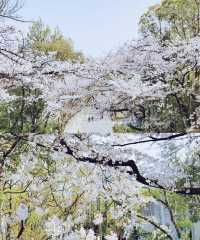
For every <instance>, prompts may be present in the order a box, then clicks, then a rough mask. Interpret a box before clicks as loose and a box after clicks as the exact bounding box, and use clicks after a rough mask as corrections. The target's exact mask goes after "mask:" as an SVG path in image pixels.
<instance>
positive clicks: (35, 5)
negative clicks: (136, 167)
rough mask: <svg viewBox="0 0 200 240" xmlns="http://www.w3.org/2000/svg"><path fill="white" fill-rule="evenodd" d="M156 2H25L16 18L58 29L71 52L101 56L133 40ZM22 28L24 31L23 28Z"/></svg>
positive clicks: (47, 0)
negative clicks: (72, 48) (39, 21)
mask: <svg viewBox="0 0 200 240" xmlns="http://www.w3.org/2000/svg"><path fill="white" fill-rule="evenodd" d="M158 2H159V0H57V1H55V0H26V1H25V5H24V7H23V9H22V10H21V11H20V15H21V16H23V17H24V18H25V19H26V20H37V19H38V18H39V17H41V18H42V20H43V21H44V23H46V24H48V25H49V26H51V27H56V26H58V27H59V28H60V30H61V31H62V32H63V34H64V35H65V36H66V37H70V38H72V40H73V41H74V45H75V48H76V49H77V50H81V51H83V52H84V53H85V54H86V55H90V56H103V55H104V54H106V53H107V52H109V51H110V50H112V49H115V48H116V47H118V46H120V45H122V44H123V43H124V42H125V41H127V40H130V39H132V38H136V37H137V30H138V28H137V23H138V19H139V16H140V15H141V14H142V13H144V11H145V10H146V9H147V8H148V7H149V6H150V5H152V4H155V3H158ZM22 28H24V29H26V27H25V25H24V26H22Z"/></svg>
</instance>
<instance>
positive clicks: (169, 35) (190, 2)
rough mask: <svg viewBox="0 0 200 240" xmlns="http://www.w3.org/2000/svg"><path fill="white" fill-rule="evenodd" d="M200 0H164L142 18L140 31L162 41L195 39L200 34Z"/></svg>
mask: <svg viewBox="0 0 200 240" xmlns="http://www.w3.org/2000/svg"><path fill="white" fill-rule="evenodd" d="M199 7H200V1H199V0H164V1H162V2H161V3H160V4H156V5H154V6H152V7H150V8H149V9H148V11H147V12H146V13H144V14H143V15H142V17H141V18H140V23H139V24H140V31H141V32H142V33H143V34H144V35H146V34H152V35H153V36H155V37H156V38H159V39H161V40H166V39H170V40H171V39H174V38H177V37H178V38H181V39H186V38H190V37H195V36H197V35H198V34H199V32H200V20H199V16H200V12H199Z"/></svg>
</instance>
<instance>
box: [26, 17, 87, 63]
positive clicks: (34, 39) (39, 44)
mask: <svg viewBox="0 0 200 240" xmlns="http://www.w3.org/2000/svg"><path fill="white" fill-rule="evenodd" d="M27 45H28V47H30V48H31V49H32V50H33V51H36V52H43V53H45V54H47V53H49V52H55V53H56V59H58V60H74V61H76V60H79V61H81V62H83V61H84V57H83V54H82V53H81V52H76V51H75V50H74V46H73V42H72V40H71V39H67V38H65V37H64V36H63V34H62V33H61V32H60V30H59V29H58V28H56V29H53V30H52V29H51V28H50V27H49V26H45V25H44V23H43V22H42V20H41V19H40V20H38V21H36V22H34V23H33V24H32V26H31V28H30V30H29V32H28V34H27Z"/></svg>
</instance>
